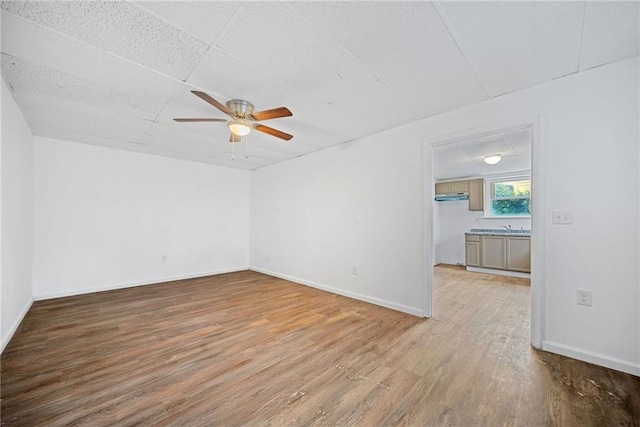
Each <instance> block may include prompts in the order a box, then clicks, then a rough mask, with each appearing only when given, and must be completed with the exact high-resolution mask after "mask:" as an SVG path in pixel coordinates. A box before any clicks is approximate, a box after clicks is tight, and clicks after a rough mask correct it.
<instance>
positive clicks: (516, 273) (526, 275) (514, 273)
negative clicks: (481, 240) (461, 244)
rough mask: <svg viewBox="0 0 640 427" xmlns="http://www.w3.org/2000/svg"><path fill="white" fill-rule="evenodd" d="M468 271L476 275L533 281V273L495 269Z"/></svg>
mask: <svg viewBox="0 0 640 427" xmlns="http://www.w3.org/2000/svg"><path fill="white" fill-rule="evenodd" d="M467 271H472V272H474V273H487V274H497V275H499V276H511V277H522V278H524V279H531V273H522V272H520V271H509V270H496V269H493V268H481V267H467Z"/></svg>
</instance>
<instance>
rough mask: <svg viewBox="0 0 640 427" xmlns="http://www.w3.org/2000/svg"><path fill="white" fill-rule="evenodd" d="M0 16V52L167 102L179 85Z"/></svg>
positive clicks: (24, 21)
mask: <svg viewBox="0 0 640 427" xmlns="http://www.w3.org/2000/svg"><path fill="white" fill-rule="evenodd" d="M1 15H2V53H5V54H9V55H11V56H15V57H18V58H20V59H22V60H23V61H26V62H29V63H31V64H34V65H37V66H41V67H47V68H51V69H53V70H56V71H60V72H63V73H66V74H70V75H73V76H76V77H80V78H82V79H84V80H90V81H92V82H95V83H98V84H100V85H103V86H108V87H111V88H114V89H120V90H123V91H125V92H129V93H131V94H135V95H140V96H144V97H147V98H149V99H153V100H155V101H158V102H167V101H168V100H169V98H170V97H171V95H172V94H173V93H174V92H175V91H176V90H177V89H178V88H179V87H181V84H180V83H179V82H178V81H177V80H174V79H171V78H169V77H166V76H163V75H161V74H158V73H156V72H153V71H151V70H149V69H147V68H145V67H141V66H139V65H136V64H134V63H132V62H130V61H126V60H123V59H122V58H120V57H118V56H115V55H112V54H110V53H107V52H105V51H104V50H101V49H98V48H95V47H93V46H90V45H88V44H86V43H83V42H80V41H78V40H76V39H73V38H71V37H68V36H66V35H64V34H61V33H59V32H57V31H53V30H51V29H49V28H46V27H43V26H41V25H38V24H36V23H34V22H33V21H29V20H27V19H24V18H21V17H19V16H17V15H13V14H11V13H7V12H4V11H3V12H2V13H1ZM113 70H118V72H117V73H114V72H113Z"/></svg>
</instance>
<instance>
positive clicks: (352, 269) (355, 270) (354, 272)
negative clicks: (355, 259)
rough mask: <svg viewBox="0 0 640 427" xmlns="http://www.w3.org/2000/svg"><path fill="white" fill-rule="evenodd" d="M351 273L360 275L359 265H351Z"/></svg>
mask: <svg viewBox="0 0 640 427" xmlns="http://www.w3.org/2000/svg"><path fill="white" fill-rule="evenodd" d="M351 274H353V275H354V276H357V275H358V267H356V266H355V265H352V266H351Z"/></svg>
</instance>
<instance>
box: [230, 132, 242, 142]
mask: <svg viewBox="0 0 640 427" xmlns="http://www.w3.org/2000/svg"><path fill="white" fill-rule="evenodd" d="M240 140H242V137H241V136H238V135H236V134H235V133H233V132H229V142H240Z"/></svg>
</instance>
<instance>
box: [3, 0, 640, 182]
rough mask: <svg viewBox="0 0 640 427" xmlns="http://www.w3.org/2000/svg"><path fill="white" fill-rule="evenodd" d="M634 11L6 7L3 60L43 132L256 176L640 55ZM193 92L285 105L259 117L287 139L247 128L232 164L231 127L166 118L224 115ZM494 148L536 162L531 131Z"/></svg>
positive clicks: (518, 160) (106, 4)
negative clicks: (277, 113)
mask: <svg viewBox="0 0 640 427" xmlns="http://www.w3.org/2000/svg"><path fill="white" fill-rule="evenodd" d="M638 6H639V4H638V2H628V1H627V2H583V1H581V2H529V1H512V2H490V1H473V2H448V1H446V2H428V1H423V2H405V1H401V2H396V1H387V2H376V1H365V2H235V1H234V2H215V1H213V2H209V1H198V2H191V1H172V2H161V1H157V2H155V1H151V2H147V1H140V2H138V1H136V2H132V1H125V2H122V1H119V2H118V1H116V2H111V1H86V2H85V1H78V2H66V1H42V2H23V1H4V2H2V3H1V9H2V12H1V14H0V15H1V23H2V39H1V44H0V48H1V50H2V57H1V59H2V64H1V65H2V67H1V69H2V75H3V79H4V80H5V81H6V82H7V84H8V85H9V87H10V89H11V90H12V91H13V92H14V95H15V99H16V101H17V103H18V106H19V107H20V108H21V109H22V110H23V112H24V114H25V117H26V119H27V121H28V123H29V125H30V126H31V127H32V128H33V129H38V132H46V133H47V135H59V137H60V138H67V139H70V140H74V141H79V142H85V143H88V144H94V145H105V146H109V147H113V148H119V149H123V150H127V149H130V150H131V151H140V152H148V153H152V154H157V155H162V156H168V157H175V158H181V159H186V160H193V161H200V162H203V163H212V164H219V165H223V166H229V167H234V168H242V169H252V168H256V167H262V166H264V165H268V164H270V163H274V162H277V161H282V160H285V159H289V158H293V157H298V156H302V155H305V154H308V153H311V152H314V151H317V150H321V149H324V148H327V147H331V146H335V145H339V144H343V143H345V142H348V141H352V140H354V139H357V138H361V137H364V136H367V135H371V134H374V133H377V132H380V131H384V130H387V129H392V128H394V127H397V126H399V125H402V124H405V123H409V122H412V121H415V120H417V119H419V118H423V117H427V116H432V115H435V114H439V113H443V112H447V111H451V110H453V109H457V108H461V107H464V106H467V105H471V104H474V103H477V102H481V101H482V100H485V99H488V98H491V97H494V96H499V95H501V94H503V93H506V92H510V91H513V90H518V89H523V88H526V87H531V86H534V85H536V84H540V83H544V82H547V81H549V80H552V79H556V78H560V77H562V76H565V75H568V74H571V73H575V72H579V71H580V70H584V69H587V68H593V67H597V66H599V65H602V64H605V63H607V62H611V61H617V60H622V59H626V58H629V57H632V56H635V55H638V51H639V42H638V31H639V30H638V20H639V17H638V13H640V11H639V10H638V8H639V7H638ZM193 89H198V90H203V91H205V92H207V93H209V94H210V95H211V96H213V97H214V98H216V99H218V100H219V101H221V102H223V103H224V102H226V101H227V100H229V99H232V98H240V99H246V100H248V101H250V102H252V103H253V104H254V105H255V108H256V110H264V109H271V108H276V107H280V106H286V107H287V108H289V109H290V110H291V111H292V112H293V117H286V118H279V119H274V120H269V121H267V122H266V123H264V124H265V125H268V126H271V127H274V128H276V129H280V130H282V131H284V132H287V133H290V134H293V135H294V138H293V139H292V140H291V141H289V142H285V141H282V140H280V139H278V138H275V137H272V136H269V135H266V134H264V133H261V132H257V131H253V132H251V134H250V135H249V148H250V151H249V153H250V158H249V159H243V158H242V156H236V160H235V161H231V160H230V159H229V158H230V154H229V152H230V151H231V147H232V145H231V144H230V143H229V142H228V139H229V130H228V128H227V127H226V125H225V123H177V122H174V121H173V118H175V117H215V118H224V119H226V118H227V116H225V115H224V114H223V113H221V112H220V111H217V109H215V108H214V107H213V106H211V105H209V104H207V103H205V102H204V101H202V100H201V99H199V98H198V97H196V96H194V95H193V94H191V93H190V91H191V90H193ZM34 132H35V131H34ZM114 141H120V142H118V143H116V142H114ZM485 142H487V141H485ZM141 143H144V144H148V145H141ZM494 143H495V144H498V143H497V142H496V141H494ZM502 143H503V144H506V146H504V145H500V146H498V145H495V146H493V147H490V146H488V147H486V148H492V151H494V152H495V151H501V152H503V154H505V153H508V152H512V153H514V154H513V156H511V157H505V159H504V160H503V161H502V162H500V163H499V165H500V166H499V167H498V168H497V169H496V168H495V167H494V168H492V169H491V170H494V171H495V170H500V169H501V168H502V169H505V168H507V167H509V168H518V169H520V170H521V169H523V167H524V166H526V165H528V164H530V142H529V138H528V135H525V136H523V135H517V134H510V135H508V136H507V137H506V138H502ZM236 148H239V149H240V150H242V148H241V146H240V145H236ZM449 148H450V149H451V150H450V151H448V152H445V151H439V150H440V149H438V152H439V154H440V156H441V157H442V158H441V159H440V160H438V159H435V160H437V161H440V163H439V164H438V167H440V166H442V167H444V168H445V170H447V168H449V169H448V170H449V172H447V173H446V174H447V175H448V176H451V174H452V173H455V174H458V173H465V172H464V170H465V167H466V166H465V162H470V163H471V164H472V165H473V167H475V169H474V170H473V171H472V172H466V174H467V175H468V174H471V175H473V174H480V173H484V172H486V171H485V169H486V165H484V164H483V163H482V162H481V160H479V159H481V154H490V153H482V150H474V149H473V148H468V147H464V146H462V147H456V148H455V149H454V147H449ZM251 149H253V155H251ZM509 150H510V151H509ZM465 151H466V152H467V154H465ZM505 155H506V154H505ZM447 156H448V157H447ZM516 164H519V165H520V166H515V165H516ZM523 165H524V166H523ZM483 168H485V169H483Z"/></svg>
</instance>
